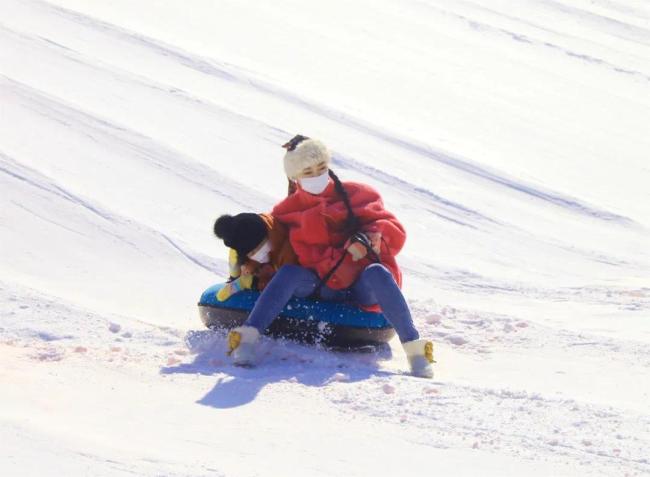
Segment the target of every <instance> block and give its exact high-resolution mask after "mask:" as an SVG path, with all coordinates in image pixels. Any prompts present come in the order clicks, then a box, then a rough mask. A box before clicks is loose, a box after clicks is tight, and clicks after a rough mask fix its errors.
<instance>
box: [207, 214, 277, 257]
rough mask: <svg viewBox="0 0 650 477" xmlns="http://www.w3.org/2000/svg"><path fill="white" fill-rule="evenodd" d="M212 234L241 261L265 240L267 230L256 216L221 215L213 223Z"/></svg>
mask: <svg viewBox="0 0 650 477" xmlns="http://www.w3.org/2000/svg"><path fill="white" fill-rule="evenodd" d="M214 234H215V235H216V236H217V237H219V238H220V239H221V240H223V243H224V244H226V247H230V248H232V249H235V250H236V251H237V255H239V257H240V259H243V258H244V257H246V255H248V254H249V253H250V252H252V251H253V250H255V249H256V248H257V247H258V246H259V244H261V243H262V241H263V240H264V239H266V237H267V228H266V224H265V223H264V220H263V219H262V217H260V216H259V215H258V214H252V213H243V214H237V215H234V216H233V215H222V216H221V217H219V218H218V219H217V220H216V221H215V223H214Z"/></svg>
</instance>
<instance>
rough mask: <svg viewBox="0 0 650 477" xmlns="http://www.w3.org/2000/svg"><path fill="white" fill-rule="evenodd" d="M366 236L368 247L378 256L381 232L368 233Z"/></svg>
mask: <svg viewBox="0 0 650 477" xmlns="http://www.w3.org/2000/svg"><path fill="white" fill-rule="evenodd" d="M366 235H367V236H368V240H370V246H371V247H372V249H373V250H374V252H375V253H376V254H377V255H379V254H380V253H381V232H368V233H367V234H366Z"/></svg>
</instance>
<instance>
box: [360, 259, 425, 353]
mask: <svg viewBox="0 0 650 477" xmlns="http://www.w3.org/2000/svg"><path fill="white" fill-rule="evenodd" d="M352 299H353V300H354V301H355V302H356V303H358V304H360V305H364V306H367V305H375V304H379V306H381V309H382V312H383V313H384V316H385V317H386V319H387V320H388V322H389V323H390V324H391V325H392V326H393V328H395V331H396V332H397V336H399V339H400V341H401V342H402V343H405V342H406V341H412V340H417V339H418V338H419V337H420V334H419V333H418V330H416V329H415V325H414V324H413V319H412V318H411V311H410V310H409V307H408V305H407V303H406V300H405V299H404V295H402V291H401V290H400V289H399V286H397V283H396V282H395V279H394V278H393V275H392V274H391V273H390V271H389V270H388V269H387V268H386V267H385V266H383V265H382V264H380V263H374V264H372V265H369V266H368V267H366V269H365V270H364V271H363V272H361V275H360V276H359V278H358V279H357V281H356V282H355V283H354V285H352Z"/></svg>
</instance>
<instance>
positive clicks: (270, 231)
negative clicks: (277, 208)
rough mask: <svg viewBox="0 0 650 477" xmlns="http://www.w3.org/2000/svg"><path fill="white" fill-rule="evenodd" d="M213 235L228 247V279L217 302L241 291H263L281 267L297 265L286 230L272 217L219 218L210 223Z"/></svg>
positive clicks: (261, 215) (245, 215) (267, 215)
mask: <svg viewBox="0 0 650 477" xmlns="http://www.w3.org/2000/svg"><path fill="white" fill-rule="evenodd" d="M214 234H215V235H216V236H217V237H218V238H220V239H222V240H223V242H224V244H225V245H226V246H227V247H230V253H229V256H228V264H229V267H230V280H229V281H228V283H227V284H226V285H225V286H224V287H223V288H222V289H221V290H219V293H218V294H217V299H218V300H219V301H225V300H227V299H228V298H230V297H231V296H232V295H233V294H235V293H237V292H239V291H241V290H246V289H252V288H256V289H257V290H263V289H264V287H266V285H267V283H268V282H269V281H270V280H271V277H272V276H273V274H274V273H275V272H276V271H277V270H278V269H279V268H280V267H281V266H282V265H286V264H294V263H297V260H296V254H295V253H294V252H293V249H292V248H291V244H290V243H289V240H288V237H287V229H286V227H285V226H284V225H282V224H281V223H280V222H278V221H276V220H274V219H273V216H272V215H269V214H253V213H243V214H238V215H235V216H231V215H222V216H221V217H219V218H218V219H217V220H216V221H215V223H214Z"/></svg>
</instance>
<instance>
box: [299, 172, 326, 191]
mask: <svg viewBox="0 0 650 477" xmlns="http://www.w3.org/2000/svg"><path fill="white" fill-rule="evenodd" d="M298 181H299V182H300V187H302V188H303V189H304V190H306V191H307V192H309V193H310V194H314V195H318V194H320V193H321V192H323V191H324V190H325V189H326V188H327V184H329V181H330V176H329V172H326V173H325V174H323V175H320V176H316V177H303V178H302V179H298Z"/></svg>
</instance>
